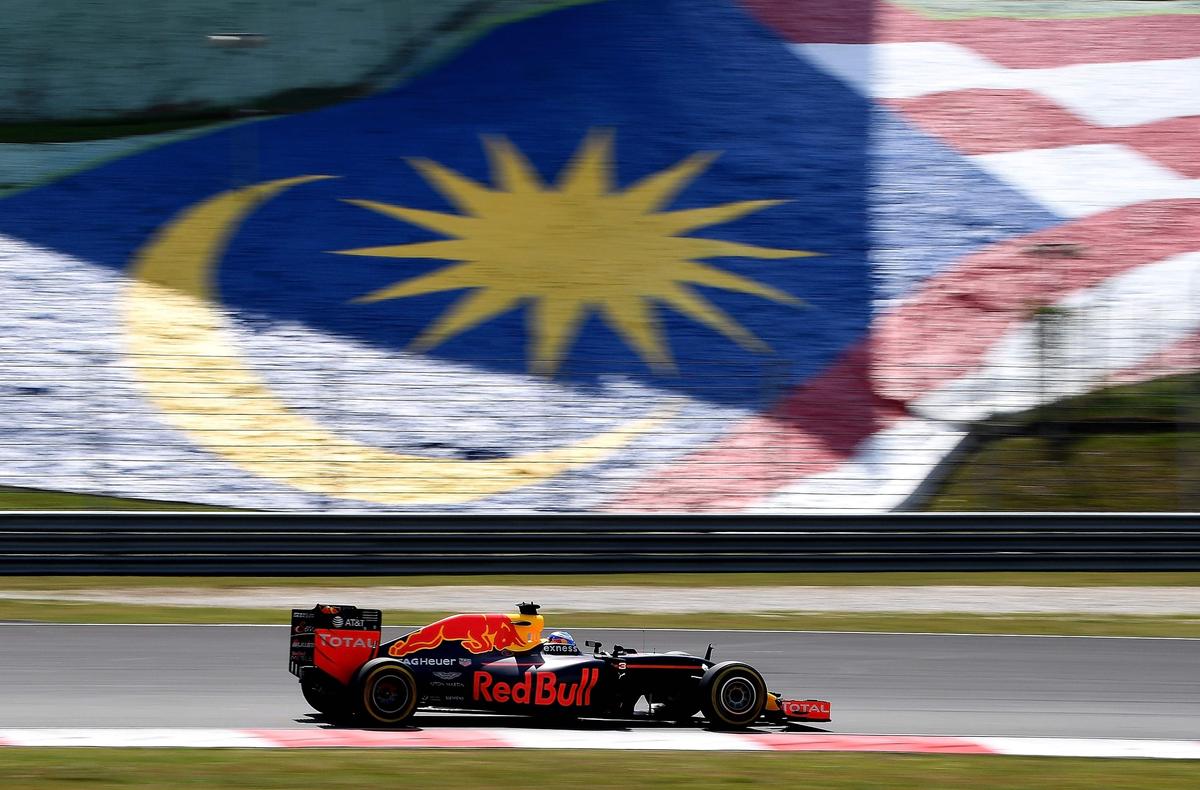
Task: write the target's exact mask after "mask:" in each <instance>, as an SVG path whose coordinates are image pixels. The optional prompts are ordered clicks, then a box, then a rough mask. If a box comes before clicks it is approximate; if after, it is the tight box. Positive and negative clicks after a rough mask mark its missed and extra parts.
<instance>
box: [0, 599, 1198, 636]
mask: <svg viewBox="0 0 1200 790" xmlns="http://www.w3.org/2000/svg"><path fill="white" fill-rule="evenodd" d="M296 603H297V605H307V604H311V603H314V601H308V600H305V601H297V602H296ZM338 603H353V601H338ZM448 614H452V613H451V612H444V611H443V612H430V611H387V612H384V623H385V624H396V625H401V624H403V625H420V624H424V623H430V622H433V621H434V620H437V619H439V618H442V617H445V616H446V615H448ZM0 621H3V622H39V623H114V624H117V623H194V624H220V623H244V624H268V625H270V624H278V625H282V624H286V623H287V622H288V612H287V611H286V610H283V609H226V608H211V609H210V608H204V607H190V606H187V607H185V606H135V605H127V604H107V603H73V602H61V601H49V602H48V601H33V600H29V601H22V600H0ZM551 625H552V626H554V627H555V628H631V627H632V628H648V629H649V628H686V629H692V630H704V629H732V630H743V629H767V630H780V631H880V632H900V633H941V634H1049V635H1065V636H1153V637H1191V638H1200V618H1196V617H1166V616H1160V617H1132V616H1099V615H1082V614H1050V615H1021V614H1015V615H1009V614H1003V615H977V614H962V613H955V612H940V613H936V614H910V613H906V612H895V613H892V612H867V613H841V612H782V613H770V614H749V613H728V612H696V613H686V614H634V613H628V612H564V613H561V614H558V615H552V622H551Z"/></svg>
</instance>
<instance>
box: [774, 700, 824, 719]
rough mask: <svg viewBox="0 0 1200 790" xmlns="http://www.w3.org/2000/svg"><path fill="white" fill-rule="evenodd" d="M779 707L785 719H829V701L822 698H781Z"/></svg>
mask: <svg viewBox="0 0 1200 790" xmlns="http://www.w3.org/2000/svg"><path fill="white" fill-rule="evenodd" d="M779 709H780V711H781V712H782V713H783V717H784V719H785V720H787V721H818V722H819V721H829V720H830V715H829V703H828V702H827V701H825V700H823V699H781V700H779Z"/></svg>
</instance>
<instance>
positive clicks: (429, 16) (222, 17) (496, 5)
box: [0, 0, 562, 122]
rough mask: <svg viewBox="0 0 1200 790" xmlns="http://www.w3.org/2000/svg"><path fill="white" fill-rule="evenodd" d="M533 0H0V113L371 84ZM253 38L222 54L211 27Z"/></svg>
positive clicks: (125, 109) (120, 109) (155, 109)
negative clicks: (211, 39) (247, 45)
mask: <svg viewBox="0 0 1200 790" xmlns="http://www.w3.org/2000/svg"><path fill="white" fill-rule="evenodd" d="M561 4H562V3H553V2H545V0H290V2H282V1H281V0H125V2H98V1H97V0H48V1H47V2H33V1H32V0H0V20H3V22H2V28H0V122H22V121H37V120H76V119H101V118H110V117H113V116H128V115H139V114H146V113H150V114H160V113H166V114H177V113H194V112H204V111H211V110H213V109H219V108H241V107H253V106H255V105H256V104H259V103H262V102H264V101H268V100H269V99H270V98H271V97H279V95H280V94H287V93H289V92H301V93H293V94H291V96H290V97H288V96H285V97H283V98H285V99H288V98H290V99H291V100H292V101H296V100H300V101H303V100H304V99H305V98H312V97H311V96H310V97H305V96H304V92H308V93H310V94H311V93H312V92H321V93H324V92H326V91H333V92H334V93H335V94H338V93H341V94H345V93H346V92H347V91H353V90H354V89H356V88H358V87H360V86H361V87H366V88H370V87H377V86H379V85H382V84H387V83H388V82H390V81H394V80H395V79H396V78H398V77H400V76H402V75H403V74H404V73H405V72H406V71H407V70H408V69H411V68H419V66H420V65H421V64H422V63H424V62H427V61H428V60H429V59H431V58H435V57H436V56H437V55H438V54H439V53H444V52H445V51H446V50H448V49H452V48H454V47H456V46H458V45H459V44H461V43H462V42H463V41H464V40H466V39H468V38H469V37H470V35H471V34H472V33H473V32H474V31H476V30H478V29H479V27H480V26H485V25H487V24H488V21H489V20H494V19H495V18H496V17H503V16H506V15H512V14H518V13H521V12H523V11H527V10H530V9H536V8H538V7H545V6H554V5H561ZM227 32H243V33H259V34H264V35H266V36H268V37H269V41H268V42H267V44H266V45H264V46H262V47H256V48H251V49H226V48H221V47H217V46H213V45H211V44H210V43H208V41H207V39H206V36H208V35H209V34H213V33H227Z"/></svg>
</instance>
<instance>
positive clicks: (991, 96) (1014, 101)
mask: <svg viewBox="0 0 1200 790" xmlns="http://www.w3.org/2000/svg"><path fill="white" fill-rule="evenodd" d="M885 103H886V104H888V105H889V106H892V107H895V108H896V109H898V110H900V111H901V112H903V113H904V115H905V117H906V118H908V119H909V120H911V121H913V122H914V123H916V124H917V125H918V126H920V127H921V128H922V129H924V130H925V131H927V132H929V133H931V134H933V135H936V136H937V137H940V138H942V139H944V140H946V141H947V142H949V143H950V144H952V145H954V146H955V147H956V148H958V149H959V150H960V151H962V152H963V153H965V154H971V155H974V154H995V153H1004V152H1008V151H1024V150H1028V149H1031V148H1061V147H1063V146H1068V145H1085V144H1094V143H1118V144H1124V145H1127V146H1129V147H1130V148H1134V149H1136V150H1138V151H1140V152H1141V153H1142V154H1144V155H1146V156H1147V157H1150V158H1151V159H1155V160H1157V161H1158V162H1159V163H1160V164H1162V165H1165V166H1166V167H1169V168H1171V169H1172V170H1174V171H1176V172H1177V173H1179V174H1181V175H1184V176H1188V177H1190V178H1200V156H1197V155H1196V149H1197V143H1196V141H1197V140H1198V139H1200V116H1191V117H1188V118H1173V119H1170V120H1166V121H1159V122H1157V123H1150V124H1145V125H1142V126H1129V127H1116V128H1111V127H1102V126H1095V125H1093V124H1090V123H1088V122H1087V121H1085V120H1083V119H1081V118H1078V117H1076V116H1075V115H1073V114H1071V113H1070V112H1068V111H1066V110H1064V109H1063V108H1061V107H1060V106H1058V105H1057V104H1055V103H1054V102H1052V101H1050V100H1049V99H1046V98H1045V97H1043V96H1040V95H1038V94H1036V93H1032V92H1030V91H1022V90H982V89H977V90H964V91H952V92H949V93H935V94H932V95H929V96H920V97H917V98H912V99H890V100H887V101H886V102H885Z"/></svg>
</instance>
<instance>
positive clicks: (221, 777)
mask: <svg viewBox="0 0 1200 790" xmlns="http://www.w3.org/2000/svg"><path fill="white" fill-rule="evenodd" d="M1196 772H1197V767H1196V762H1194V761H1173V760H1119V759H1118V760H1086V759H1075V758H1061V757H997V756H985V755H979V756H953V757H944V756H928V755H890V754H837V753H809V754H783V753H745V752H725V753H715V752H712V753H697V752H625V751H616V752H605V751H589V750H545V751H543V750H523V751H520V752H514V751H511V750H495V751H471V750H459V749H455V750H450V749H446V750H411V751H410V750H363V749H354V750H351V749H341V750H321V749H305V750H303V751H299V750H294V751H287V752H284V751H255V750H245V749H203V750H202V749H0V776H3V777H4V784H5V786H6V787H11V788H22V790H66V788H71V789H72V790H80V789H81V788H82V789H84V790H107V789H108V788H112V789H113V790H116V789H117V788H121V790H136V788H155V790H158V789H159V788H163V787H181V788H182V787H186V788H222V790H269V789H273V788H285V789H286V790H295V788H299V787H320V788H322V790H340V788H353V790H361V789H362V788H364V787H397V788H411V787H420V788H431V789H432V790H438V789H439V788H454V790H461V788H477V787H489V788H499V787H526V786H532V787H547V786H549V787H581V788H584V787H586V788H594V789H595V790H607V789H608V788H620V790H630V788H649V787H652V788H676V787H687V788H700V789H701V790H705V789H706V788H734V787H737V788H742V787H771V788H780V787H821V788H830V789H831V790H840V789H841V788H846V789H847V790H849V789H850V788H853V789H854V790H860V788H864V787H887V788H892V789H893V790H910V789H911V790H916V789H917V788H928V787H955V788H960V787H986V788H995V789H996V790H1003V789H1005V788H1028V789H1030V790H1039V789H1040V788H1046V789H1047V790H1051V789H1053V790H1093V789H1094V788H1097V787H1104V788H1109V789H1110V790H1120V789H1121V788H1139V789H1140V790H1160V789H1165V788H1194V787H1195V786H1196V776H1197V773H1196Z"/></svg>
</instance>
